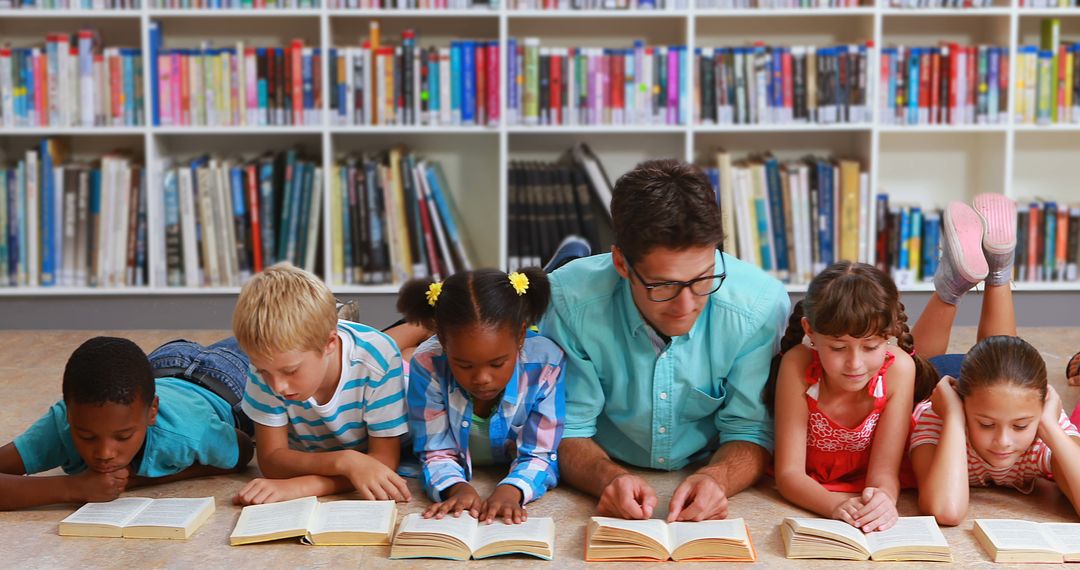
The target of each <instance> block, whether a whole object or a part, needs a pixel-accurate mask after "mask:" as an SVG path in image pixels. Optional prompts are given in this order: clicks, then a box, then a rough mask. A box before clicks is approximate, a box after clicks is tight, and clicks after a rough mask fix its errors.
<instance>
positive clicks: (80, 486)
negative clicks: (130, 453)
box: [0, 443, 128, 511]
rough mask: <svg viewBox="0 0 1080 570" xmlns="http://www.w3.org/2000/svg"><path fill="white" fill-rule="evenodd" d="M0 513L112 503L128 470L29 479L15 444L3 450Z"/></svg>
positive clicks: (0, 465)
mask: <svg viewBox="0 0 1080 570" xmlns="http://www.w3.org/2000/svg"><path fill="white" fill-rule="evenodd" d="M0 473H2V474H0V510H2V511H9V510H14V509H25V508H29V507H38V506H41V505H52V504H56V503H83V502H88V501H111V500H113V499H115V498H116V497H118V496H119V495H120V493H121V492H122V491H123V490H124V489H125V487H126V485H127V482H128V470H127V469H120V470H119V471H115V472H112V473H98V472H96V471H92V470H90V469H87V470H86V471H83V472H82V473H80V474H78V475H58V476H50V477H28V476H26V475H25V473H26V469H25V467H24V466H23V461H22V457H21V456H20V455H19V451H18V450H17V449H16V448H15V444H14V443H8V444H7V445H5V446H3V447H0Z"/></svg>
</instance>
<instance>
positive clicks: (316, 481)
mask: <svg viewBox="0 0 1080 570" xmlns="http://www.w3.org/2000/svg"><path fill="white" fill-rule="evenodd" d="M352 490H353V485H352V483H351V482H350V481H349V479H348V478H346V477H325V476H323V475H302V476H300V477H293V478H291V479H264V478H262V477H260V478H258V479H252V480H251V481H248V482H247V484H246V485H244V487H243V488H242V489H240V491H239V492H238V493H237V494H236V496H235V497H233V503H235V504H237V505H261V504H263V503H276V502H279V501H288V500H290V499H298V498H300V497H310V496H312V495H314V496H316V497H322V496H325V495H336V494H338V493H345V492H348V491H352Z"/></svg>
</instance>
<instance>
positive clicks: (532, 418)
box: [407, 332, 566, 504]
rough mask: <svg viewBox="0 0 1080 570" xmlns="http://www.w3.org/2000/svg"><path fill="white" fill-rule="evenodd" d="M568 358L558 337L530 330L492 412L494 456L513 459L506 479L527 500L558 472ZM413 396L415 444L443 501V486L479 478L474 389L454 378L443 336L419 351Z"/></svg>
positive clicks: (427, 479) (435, 496)
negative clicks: (472, 444) (472, 448)
mask: <svg viewBox="0 0 1080 570" xmlns="http://www.w3.org/2000/svg"><path fill="white" fill-rule="evenodd" d="M564 363H565V356H564V355H563V352H562V350H560V349H559V347H558V346H557V345H556V344H555V343H553V342H551V341H550V340H548V339H547V338H544V337H542V336H540V335H538V334H536V333H533V332H528V333H526V337H525V345H524V347H523V348H522V349H521V352H520V353H519V354H518V359H517V364H516V365H515V368H514V374H513V376H512V377H511V378H510V382H509V383H508V384H507V385H506V390H505V391H504V392H503V396H502V400H501V401H500V402H499V403H498V406H497V407H496V409H495V410H494V411H493V413H492V416H491V423H490V429H489V432H488V435H489V437H490V439H491V453H492V456H493V457H494V459H495V461H496V462H497V463H509V464H511V468H510V474H509V475H507V476H506V478H504V479H503V480H502V481H501V482H500V483H499V484H500V485H513V486H515V487H517V488H518V489H520V490H521V496H522V504H525V503H528V502H530V501H533V500H535V499H539V498H540V497H541V496H542V495H543V494H544V492H545V491H547V490H548V489H550V488H551V487H554V486H555V484H556V483H557V482H558V479H559V468H558V464H557V461H556V460H557V457H556V453H555V450H556V449H557V448H558V447H559V440H560V439H562V431H563V418H564V417H565V405H566V404H565V396H564V393H563V372H564V370H565V366H564ZM407 400H408V403H409V431H410V432H411V433H412V436H413V450H414V451H415V452H416V456H417V457H418V458H419V459H420V462H421V463H422V464H423V467H424V469H423V472H424V490H425V491H427V493H428V495H429V496H430V497H431V500H433V501H441V500H443V499H442V492H443V491H444V490H446V489H448V488H450V487H452V486H454V485H456V484H458V483H462V482H466V481H469V480H470V479H471V478H472V463H471V460H470V458H469V429H470V426H471V425H472V421H471V420H472V417H473V408H472V398H470V396H469V393H468V392H466V391H465V389H464V388H462V387H461V385H460V384H458V383H457V381H456V380H454V375H453V372H451V370H450V364H449V362H448V361H447V358H446V354H445V353H444V352H443V348H442V345H441V344H440V343H439V340H438V338H437V337H431V338H430V339H428V340H427V341H425V342H424V343H423V344H421V345H420V346H419V347H418V348H417V349H416V353H415V354H413V358H412V363H411V364H410V366H409V387H408V395H407ZM515 450H516V451H515ZM512 455H513V456H512Z"/></svg>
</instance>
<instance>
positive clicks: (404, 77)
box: [329, 21, 500, 126]
mask: <svg viewBox="0 0 1080 570" xmlns="http://www.w3.org/2000/svg"><path fill="white" fill-rule="evenodd" d="M499 62H500V58H499V42H498V41H494V40H492V41H488V40H455V41H451V42H450V46H449V47H442V48H436V47H428V48H422V47H419V45H418V42H417V39H416V34H415V32H414V31H413V30H405V31H404V32H402V34H401V43H400V45H398V46H389V45H383V44H382V43H380V39H379V25H378V22H375V21H373V22H372V23H371V26H370V33H369V36H368V38H367V39H366V40H364V42H363V45H362V46H360V47H339V48H331V49H330V71H329V74H330V86H331V89H330V111H331V113H332V116H333V118H334V122H335V123H336V124H338V125H483V126H496V125H498V123H499V107H500V104H499V69H500V63H499Z"/></svg>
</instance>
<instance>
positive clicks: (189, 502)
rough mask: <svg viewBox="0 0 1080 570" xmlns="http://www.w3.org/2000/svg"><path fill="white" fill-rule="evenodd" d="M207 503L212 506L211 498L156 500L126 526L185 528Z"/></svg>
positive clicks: (212, 499)
mask: <svg viewBox="0 0 1080 570" xmlns="http://www.w3.org/2000/svg"><path fill="white" fill-rule="evenodd" d="M207 503H209V504H210V505H213V504H214V498H213V497H202V498H196V499H187V498H178V499H157V500H156V501H154V502H153V503H151V504H150V505H149V506H148V507H146V508H145V509H143V511H142V512H141V513H139V514H138V515H136V516H135V518H134V519H132V520H131V522H129V523H128V526H166V527H175V528H187V526H188V525H189V524H191V523H192V521H194V520H195V519H196V518H197V517H198V516H199V514H200V513H202V511H203V509H205V508H206V507H207Z"/></svg>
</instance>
